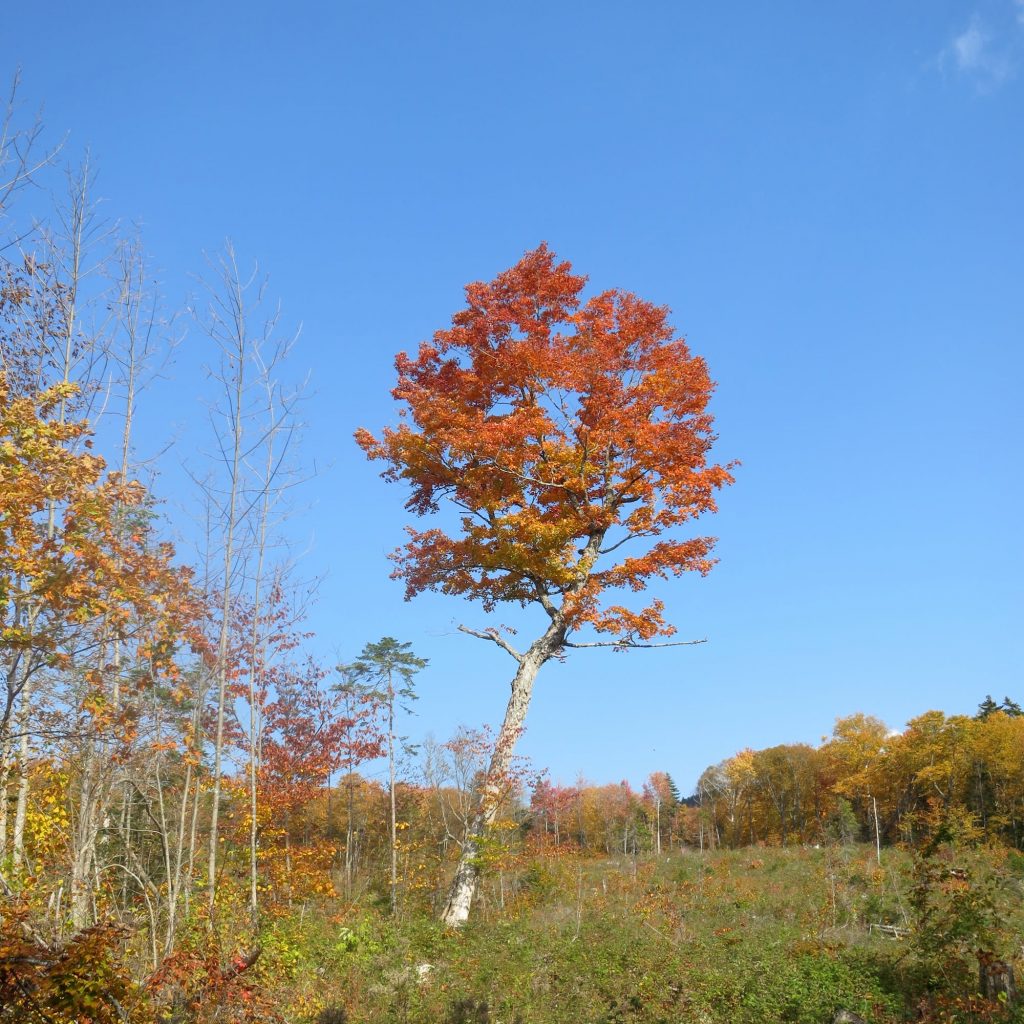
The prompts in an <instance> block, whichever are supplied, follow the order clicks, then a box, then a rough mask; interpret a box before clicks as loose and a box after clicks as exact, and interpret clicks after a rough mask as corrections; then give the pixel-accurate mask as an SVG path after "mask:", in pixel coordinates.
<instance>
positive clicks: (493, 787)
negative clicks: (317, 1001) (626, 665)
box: [441, 614, 566, 928]
mask: <svg viewBox="0 0 1024 1024" xmlns="http://www.w3.org/2000/svg"><path fill="white" fill-rule="evenodd" d="M565 634H566V628H565V625H564V624H563V622H562V619H561V616H560V615H557V614H556V615H555V616H554V617H553V618H552V621H551V624H550V625H549V626H548V628H547V630H546V631H545V632H544V635H543V636H542V637H540V639H538V640H536V641H535V642H534V643H533V644H532V645H531V646H530V648H529V650H528V651H527V652H526V653H525V654H523V655H520V656H519V657H518V658H517V661H518V662H519V668H518V670H517V671H516V674H515V677H514V678H513V680H512V694H511V696H510V697H509V701H508V707H507V708H506V709H505V719H504V721H503V722H502V723H501V730H500V731H499V733H498V739H497V742H496V743H495V745H494V752H493V753H492V754H491V761H490V764H489V765H488V768H487V776H486V778H485V780H484V782H483V785H482V786H481V787H480V789H479V791H478V792H477V795H476V801H475V807H474V810H473V815H472V817H471V819H470V825H469V829H468V830H467V834H466V837H465V839H464V840H463V843H462V853H461V855H460V856H459V863H458V867H457V868H456V869H455V877H454V878H453V879H452V885H451V889H450V890H449V892H448V902H447V903H446V904H445V908H444V910H443V911H442V913H441V920H442V922H444V924H446V925H448V927H450V928H460V927H461V926H462V925H464V924H465V923H466V920H467V918H468V917H469V909H470V907H471V906H472V903H473V895H474V893H475V892H476V885H477V881H478V879H479V877H480V865H479V857H480V851H481V845H482V840H483V838H484V836H485V834H486V832H487V830H488V829H489V828H490V826H491V825H492V824H493V823H494V819H495V816H496V815H497V813H498V807H499V805H500V804H501V799H502V797H503V796H504V793H505V785H506V782H507V780H508V774H509V769H510V767H511V765H512V751H513V749H514V748H515V744H516V741H517V740H518V739H519V736H520V735H521V733H522V731H523V723H524V722H525V721H526V712H527V710H528V709H529V707H530V698H531V696H532V695H533V684H534V680H535V679H536V678H537V672H538V671H539V669H540V667H541V665H543V664H544V662H546V661H547V660H548V659H549V658H551V656H552V655H554V654H555V653H556V652H557V651H559V650H560V649H561V646H562V643H563V642H564V640H565Z"/></svg>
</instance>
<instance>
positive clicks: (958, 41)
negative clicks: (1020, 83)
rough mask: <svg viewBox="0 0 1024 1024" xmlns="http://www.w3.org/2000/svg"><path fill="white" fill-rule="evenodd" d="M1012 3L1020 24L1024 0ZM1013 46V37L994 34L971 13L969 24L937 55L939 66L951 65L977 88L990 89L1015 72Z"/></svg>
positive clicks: (990, 90) (1023, 17) (1022, 22)
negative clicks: (1001, 36) (1009, 38)
mask: <svg viewBox="0 0 1024 1024" xmlns="http://www.w3.org/2000/svg"><path fill="white" fill-rule="evenodd" d="M1014 7H1015V8H1016V12H1017V21H1018V23H1019V24H1020V25H1022V26H1024V0H1014ZM1017 49H1019V47H1017V46H1016V45H1015V42H1014V41H1013V40H1009V41H1007V40H1005V39H1002V38H999V37H997V36H996V35H995V34H994V33H993V32H991V31H990V30H989V28H988V26H987V25H986V24H985V23H984V22H982V20H981V18H980V17H978V15H974V17H973V18H971V21H970V24H969V25H967V27H966V28H965V29H963V31H961V32H960V33H959V34H957V35H955V36H954V37H953V39H952V41H951V42H950V44H949V45H948V46H947V47H946V49H944V50H943V51H942V53H941V54H940V55H939V66H940V67H941V68H947V67H952V68H954V69H955V71H956V72H957V74H959V75H961V76H963V77H965V78H968V79H970V80H971V81H972V82H973V83H974V85H975V87H976V88H977V89H978V90H979V91H980V92H992V91H994V90H996V89H998V88H999V87H1000V86H1001V85H1004V84H1005V83H1006V82H1008V81H1009V80H1010V79H1011V78H1013V76H1014V74H1015V73H1016V70H1017V64H1016V60H1015V53H1016V50H1017Z"/></svg>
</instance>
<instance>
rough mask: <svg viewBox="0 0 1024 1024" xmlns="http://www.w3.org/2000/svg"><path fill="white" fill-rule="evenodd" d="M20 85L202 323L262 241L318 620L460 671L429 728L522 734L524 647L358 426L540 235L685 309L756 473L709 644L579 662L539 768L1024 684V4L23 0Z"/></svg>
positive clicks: (170, 404) (658, 762) (530, 747)
mask: <svg viewBox="0 0 1024 1024" xmlns="http://www.w3.org/2000/svg"><path fill="white" fill-rule="evenodd" d="M17 65H20V66H21V67H22V69H23V81H24V88H23V95H24V98H25V100H26V102H27V103H28V104H29V105H32V106H34V105H37V104H40V103H45V118H46V122H47V124H48V126H49V128H50V130H51V134H52V135H54V136H56V135H59V134H60V133H62V132H64V131H65V130H67V131H68V132H70V137H69V142H68V148H67V149H66V152H67V153H68V154H69V155H74V154H76V153H78V152H79V151H80V150H81V148H82V147H84V146H85V145H89V146H91V148H92V154H93V159H94V161H95V163H96V164H97V166H98V167H99V169H100V191H101V192H102V193H103V195H104V196H106V197H108V199H109V202H108V204H107V212H108V214H109V215H110V216H111V217H123V218H137V219H139V220H140V221H141V222H142V223H143V225H144V230H145V241H146V244H147V248H148V249H149V251H150V252H151V253H152V254H153V256H154V257H155V259H156V261H157V263H158V264H159V265H160V266H161V267H162V268H163V277H164V280H165V281H166V290H167V292H168V295H169V297H170V299H171V300H172V301H182V300H183V297H184V296H185V294H186V292H187V290H188V287H189V285H188V277H187V275H188V273H189V272H191V271H194V270H197V269H200V268H201V267H202V255H201V253H202V251H203V250H204V249H216V248H217V246H218V245H219V244H220V243H221V241H222V240H223V239H224V237H225V236H229V235H230V236H231V237H232V238H233V239H234V241H235V243H236V246H237V248H238V249H239V251H240V252H241V253H242V254H243V255H244V256H245V257H247V258H251V257H258V258H259V260H260V261H261V265H262V266H263V268H264V269H265V270H266V271H268V272H269V273H270V275H271V288H272V290H273V292H274V293H275V294H276V295H279V296H280V297H281V300H282V302H283V305H284V310H285V318H286V319H287V320H289V321H290V322H292V323H296V322H298V321H301V322H302V324H303V333H302V341H301V343H300V346H299V348H298V350H297V352H296V356H295V361H296V365H297V366H299V367H300V368H301V369H303V370H304V369H306V368H308V369H309V370H310V372H311V377H312V385H313V388H314V390H315V396H314V397H313V398H312V400H311V401H310V402H309V404H308V406H307V418H308V420H309V422H310V428H309V431H308V435H307V441H306V454H307V456H308V457H309V459H310V460H312V459H313V458H315V459H316V461H317V464H318V466H319V467H320V474H319V476H318V477H317V479H316V480H315V481H314V482H313V483H311V484H310V485H309V488H308V491H307V496H308V500H309V502H310V503H311V506H312V507H311V508H310V509H309V510H308V511H307V512H306V513H304V514H303V516H302V517H301V520H298V521H296V523H295V526H294V529H295V531H296V536H297V537H298V536H301V537H302V538H303V539H304V541H305V540H308V542H309V544H310V550H309V553H308V554H307V556H306V561H305V565H306V567H307V568H308V570H309V571H310V572H318V573H326V574H327V576H326V579H325V582H324V583H323V585H322V588H321V598H320V603H319V605H318V607H317V608H316V609H315V611H314V613H313V626H314V628H316V630H317V631H318V632H319V634H320V637H321V639H320V641H319V642H320V643H321V645H322V647H323V649H324V650H325V651H337V652H338V653H339V654H340V655H341V656H342V657H351V656H352V655H354V654H355V653H356V652H357V651H358V650H359V648H360V647H361V646H362V645H363V644H364V643H365V642H366V641H367V640H376V639H378V638H379V637H380V636H381V635H384V634H392V635H394V636H396V637H398V638H399V639H402V640H411V641H412V642H413V644H414V646H415V648H416V650H417V651H418V652H419V653H421V654H423V655H426V656H429V657H430V659H431V667H430V669H429V671H428V672H425V673H424V674H423V675H422V676H421V683H420V689H421V694H422V699H421V700H420V701H419V704H418V706H417V710H418V713H419V717H418V719H417V720H415V721H413V722H412V723H410V725H409V726H408V730H409V732H410V733H411V734H413V735H414V736H419V735H422V734H423V733H425V732H426V731H428V730H431V731H433V732H434V733H435V734H436V735H437V736H438V737H439V738H444V737H446V736H447V735H448V734H450V733H451V732H452V731H453V730H454V727H455V726H456V725H457V724H459V723H466V724H469V725H478V724H480V723H482V722H484V721H491V722H494V721H496V720H497V719H498V718H499V717H500V714H501V712H502V710H503V708H504V702H505V699H506V697H507V694H508V679H509V678H510V673H511V668H512V662H511V661H510V660H509V659H508V657H507V656H506V655H504V654H502V652H500V651H498V650H497V649H492V648H491V647H490V646H489V645H486V644H483V643H481V642H479V641H474V640H472V639H470V638H466V637H463V636H460V635H457V634H456V633H455V630H454V626H455V624H456V623H458V622H460V621H462V622H467V623H470V624H473V625H477V626H479V625H483V624H485V622H486V618H485V616H484V615H483V614H482V612H480V611H479V609H476V608H473V607H470V606H468V605H465V604H462V603H459V602H455V601H451V600H447V599H442V598H432V597H428V598H423V599H419V600H417V601H416V602H414V603H413V604H405V603H403V601H402V594H401V588H400V586H399V584H397V583H394V582H392V581H390V580H389V579H388V573H389V566H388V564H387V562H386V560H385V554H386V552H387V551H388V550H390V549H391V548H392V547H394V546H395V545H396V544H397V543H398V542H399V541H400V539H401V536H402V534H401V529H402V525H403V523H404V522H405V513H404V511H403V509H402V504H403V501H404V495H403V494H402V493H401V492H400V490H399V489H398V488H396V487H393V486H388V485H385V484H383V483H382V482H381V481H379V480H378V479H377V476H376V473H377V468H375V467H373V466H371V465H369V464H368V463H366V462H365V461H364V460H363V458H362V456H361V454H360V453H359V452H358V451H357V450H356V448H355V446H354V445H353V443H352V441H351V435H352V431H353V429H354V428H355V427H356V426H359V425H365V426H369V427H371V428H377V427H379V426H380V425H382V424H384V423H386V422H390V421H391V420H392V418H393V416H394V409H393V407H392V403H391V400H390V397H389V389H390V386H391V382H392V377H393V372H392V359H393V356H394V354H395V352H397V351H398V350H400V349H403V348H407V349H408V348H413V347H415V345H416V344H417V343H418V341H419V340H420V339H422V338H424V337H427V336H428V335H429V334H430V333H431V332H432V331H433V330H434V329H436V328H439V327H442V326H444V325H445V324H446V323H447V320H448V318H449V316H450V315H451V313H452V312H454V311H455V309H456V308H457V307H458V306H459V304H460V302H461V288H462V285H463V284H464V283H465V282H467V281H469V280H473V279H479V278H490V277H491V276H493V275H494V274H495V273H496V272H498V271H499V270H501V269H504V268H505V267H507V266H509V265H510V264H512V263H513V262H515V260H516V259H517V258H518V257H519V256H520V255H521V254H522V252H523V251H524V250H526V249H528V248H532V247H534V246H535V245H536V244H537V243H538V242H539V241H540V240H542V239H546V240H547V241H548V242H549V243H550V244H551V246H552V247H553V248H554V249H555V251H556V252H557V253H559V255H561V256H563V257H565V258H568V259H570V260H571V261H572V262H573V263H574V264H575V266H576V268H577V269H578V270H579V271H581V272H584V273H587V274H589V275H590V278H591V281H592V282H593V284H594V285H595V286H596V287H602V288H603V287H612V286H618V287H622V288H627V289H631V290H633V291H636V292H638V293H639V294H641V295H643V296H645V297H646V298H649V299H652V300H654V301H657V302H659V303H664V304H667V305H669V306H671V307H672V308H673V310H674V321H675V323H676V325H677V326H678V327H679V329H680V330H681V331H682V332H684V333H685V334H686V335H687V336H688V338H689V341H690V344H691V347H692V348H693V349H694V350H695V351H697V352H699V353H701V354H703V355H704V356H705V357H706V358H707V360H708V362H709V364H710V366H711V368H712V371H713V374H714V376H715V377H716V379H717V380H718V381H719V392H718V395H717V397H716V400H715V411H716V413H717V417H718V426H719V430H720V438H721V440H720V443H719V449H718V451H719V453H720V455H721V456H722V457H723V458H739V459H741V460H742V461H743V467H742V469H741V470H740V471H739V473H738V479H737V483H736V485H735V486H734V487H733V488H732V489H731V490H730V491H729V492H727V493H726V494H725V495H724V498H723V501H722V511H721V513H720V514H719V515H718V516H717V517H715V519H714V520H709V521H708V522H707V523H706V524H705V529H706V530H707V531H708V532H712V533H714V534H716V535H718V536H719V537H720V538H721V539H720V543H719V547H718V554H719V556H720V558H721V563H720V565H719V566H718V567H717V568H716V570H715V571H714V573H713V574H712V576H711V577H709V578H708V579H706V580H700V579H692V580H684V581H682V582H680V583H676V584H673V585H672V586H670V587H666V588H664V590H663V596H664V597H665V599H666V601H667V604H668V607H669V610H670V613H671V615H672V618H673V620H674V621H675V622H676V623H677V624H678V626H679V628H680V632H681V635H682V636H690V637H704V636H707V637H708V640H709V642H708V643H707V644H706V645H704V646H702V647H698V648H681V649H678V650H669V651H652V652H636V653H631V654H629V655H612V654H609V653H607V652H577V653H575V654H573V656H572V657H571V658H570V659H569V660H568V661H567V662H566V663H565V664H563V665H557V664H553V665H549V666H547V667H546V668H545V669H544V670H543V673H542V675H541V676H540V678H539V683H538V689H537V693H536V698H535V703H534V706H533V708H532V710H531V714H530V720H529V730H528V733H527V735H526V737H525V738H524V740H523V744H522V746H523V748H524V750H525V751H526V752H527V753H529V754H530V755H532V757H533V759H534V761H535V763H536V764H537V765H538V766H547V767H549V768H550V769H551V772H552V776H553V777H554V778H555V779H561V780H562V781H566V782H569V781H572V780H573V779H574V778H575V777H576V775H577V774H578V773H580V772H582V773H583V774H584V775H585V776H587V777H588V778H590V779H593V780H595V781H602V782H603V781H614V780H618V779H620V778H628V779H630V780H631V781H633V782H634V783H639V782H640V781H642V779H643V778H644V777H645V776H646V775H647V774H648V773H649V772H650V771H652V770H656V769H658V770H667V771H669V772H670V773H671V774H672V775H673V776H674V777H675V779H676V780H677V782H678V783H679V785H680V787H681V788H682V789H684V790H687V789H689V788H690V787H691V786H692V784H693V782H694V781H695V779H696V777H697V775H698V774H699V772H700V771H701V770H702V769H703V768H704V767H705V766H706V765H708V764H709V763H712V762H714V761H717V760H720V759H721V758H723V757H725V756H728V755H729V754H731V753H733V752H734V751H736V750H737V749H739V748H741V747H743V746H748V745H749V746H754V747H762V746H767V745H771V744H775V743H781V742H789V741H808V742H816V741H817V740H818V739H819V738H820V737H821V736H822V734H824V733H827V732H828V731H829V730H830V729H831V726H832V723H833V720H834V718H835V717H836V716H837V715H843V714H849V713H852V712H854V711H858V710H863V711H866V712H870V713H873V714H876V715H879V716H880V717H882V718H884V719H885V720H886V721H887V722H889V724H890V725H893V726H897V727H898V726H900V725H902V724H903V722H904V721H905V720H906V719H907V718H908V717H910V716H912V715H914V714H917V713H919V712H922V711H924V710H926V709H928V708H941V709H944V710H946V711H948V712H971V711H973V709H974V708H975V706H976V705H977V703H978V701H979V700H981V699H982V697H984V695H985V694H986V693H988V692H991V693H993V694H994V695H995V696H996V698H997V699H999V698H1001V697H1002V696H1003V694H1004V693H1009V694H1010V695H1011V696H1014V697H1016V699H1018V700H1020V699H1022V698H1024V682H1022V671H1021V670H1022V662H1024V658H1022V634H1024V630H1022V611H1024V607H1022V605H1024V602H1022V589H1024V585H1022V579H1024V557H1022V543H1021V529H1022V523H1024V514H1022V513H1024V507H1022V506H1024V501H1022V496H1024V483H1022V472H1021V470H1022V457H1021V453H1022V441H1024V430H1022V427H1024V416H1022V408H1024V403H1022V400H1021V385H1022V379H1024V355H1022V352H1024V346H1022V340H1024V338H1022V335H1024V231H1022V229H1024V188H1022V182H1024V4H1022V3H1021V2H1019V0H1018V2H1014V0H990V2H988V0H979V2H952V0H933V2H930V3H927V4H921V3H896V4H894V3H880V2H870V3H856V4H855V3H849V2H848V3H842V4H839V3H827V4H823V3H813V2H810V0H807V2H803V3H796V4H782V5H779V4H762V3H752V2H748V3H734V4H707V3H695V2H683V0H674V2H658V3H630V4H627V3H621V2H614V3H613V2H598V0H587V2H572V3H569V2H557V0H547V2H544V3H529V2H524V3H516V4H481V3H470V2H459V3H454V2H450V3H448V2H438V3H432V4H424V3H411V2H410V3H400V4H390V3H383V2H380V3H360V4H355V3H347V2H338V3H319V4H296V5H290V6H288V7H286V6H282V5H281V4H271V3H267V2H265V0H251V2H248V3H245V4H240V3H221V2H216V3H209V2H207V3H202V4H199V3H192V2H182V3H177V4H113V3H102V2H95V3H89V4H62V5H58V7H54V6H53V5H45V4H43V5H39V4H37V5H30V4H18V5H14V6H12V7H11V8H10V9H9V10H8V11H7V12H6V14H5V15H4V25H3V33H2V37H0V72H4V73H5V75H6V74H8V73H9V72H10V71H12V70H13V69H14V67H15V66H17ZM207 358H208V354H204V353H203V351H202V345H201V342H200V340H199V339H198V338H197V337H194V336H193V337H190V338H188V339H187V340H186V342H185V344H184V345H183V347H182V349H181V350H180V352H179V355H178V358H177V363H176V366H175V368H174V377H173V379H172V380H171V381H169V382H167V383H165V384H163V385H162V386H161V388H160V389H159V390H158V391H157V392H155V393H154V395H153V397H152V399H151V402H150V405H149V407H148V422H147V425H146V430H147V431H148V432H149V436H150V437H152V438H154V439H155V438H157V437H164V436H168V435H171V434H176V435H177V436H179V437H180V438H182V441H181V442H180V443H179V451H181V450H182V449H184V450H186V451H187V450H189V449H190V448H191V447H193V446H194V444H195V441H194V439H191V434H190V430H192V429H193V426H194V423H195V422H196V421H198V420H199V419H200V407H199V405H198V396H200V394H201V393H202V392H203V391H204V389H205V388H206V383H205V381H204V380H203V379H202V376H201V375H200V374H199V373H198V372H197V368H198V367H199V366H201V364H202V363H203V361H204V359H207ZM174 458H175V457H174V456H172V457H171V458H170V459H169V460H168V459H165V465H166V466H167V468H166V470H165V476H164V479H163V481H162V483H161V484H160V485H159V489H160V490H161V491H162V493H163V494H164V495H165V497H167V498H168V510H169V513H170V515H171V517H172V519H174V518H176V517H178V516H179V515H180V513H178V512H177V511H176V508H177V504H176V503H178V502H184V501H186V500H187V499H186V498H185V497H184V495H183V492H182V489H183V487H184V482H183V478H182V476H181V474H180V473H179V472H178V471H177V470H176V469H175V468H174V465H173V461H174ZM502 618H503V621H504V620H507V619H508V618H509V617H508V616H504V617H502Z"/></svg>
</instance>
